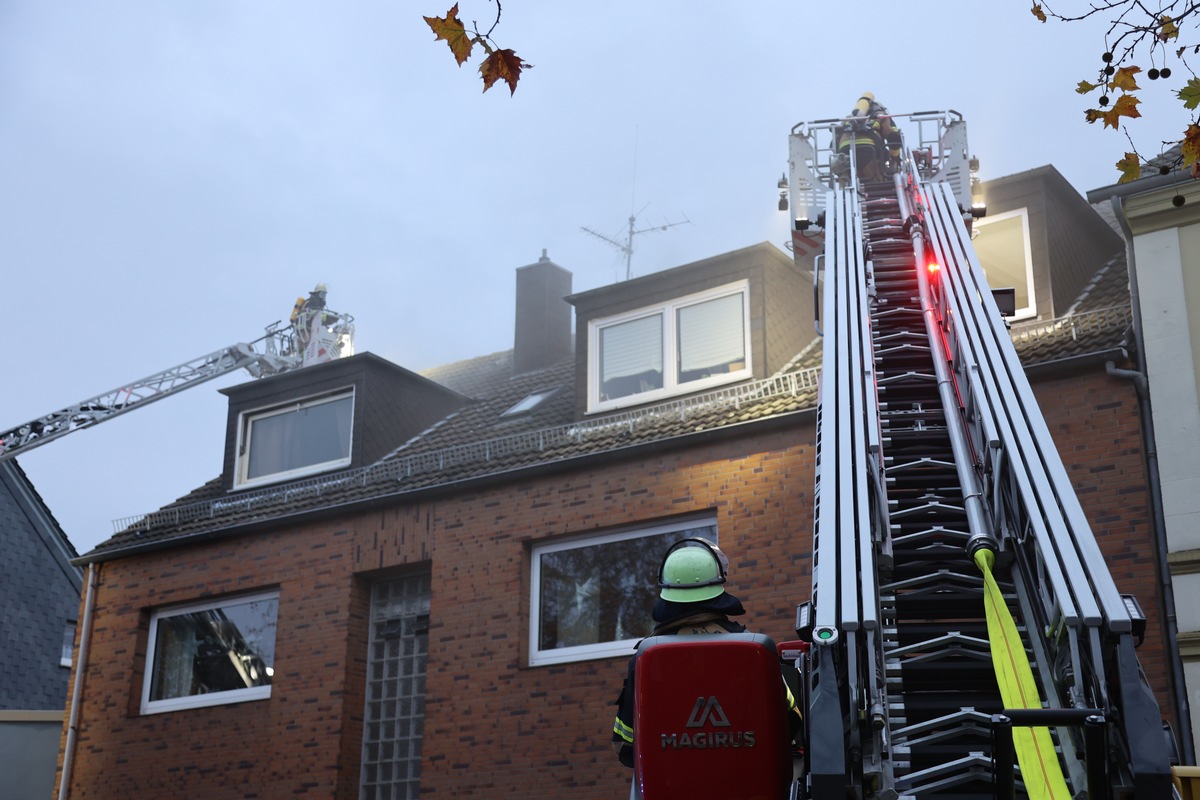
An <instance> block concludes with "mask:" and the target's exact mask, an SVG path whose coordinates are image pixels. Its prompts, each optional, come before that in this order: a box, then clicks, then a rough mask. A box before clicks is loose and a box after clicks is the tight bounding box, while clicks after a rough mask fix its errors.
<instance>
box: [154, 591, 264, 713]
mask: <svg viewBox="0 0 1200 800" xmlns="http://www.w3.org/2000/svg"><path fill="white" fill-rule="evenodd" d="M262 600H275V601H276V613H275V625H276V637H275V641H276V643H278V641H279V636H278V626H279V607H278V601H279V592H278V591H272V592H258V593H256V594H243V595H235V596H232V597H222V598H221V599H219V600H210V601H207V602H203V603H190V604H188V605H180V606H169V607H165V608H160V609H157V610H155V611H154V613H152V614H151V615H150V636H149V638H148V639H147V641H146V669H145V672H144V673H143V675H142V704H141V712H142V714H161V713H164V712H167V711H178V710H180V709H185V708H204V707H207V706H224V705H231V704H234V703H245V702H249V701H252V700H265V699H267V698H269V697H270V696H271V684H267V685H265V686H251V687H247V688H245V689H229V690H227V691H223V692H211V693H208V694H193V695H187V696H185V697H170V698H165V699H163V700H151V699H150V688H151V686H152V685H153V683H154V654H155V649H156V647H157V645H158V623H159V622H160V621H161V620H163V619H167V618H170V617H175V616H180V615H182V614H192V613H195V612H197V611H207V610H209V609H213V608H224V607H226V606H235V605H242V604H244V603H253V602H258V601H262ZM274 666H275V665H274V664H270V665H268V669H269V671H268V674H273V672H274Z"/></svg>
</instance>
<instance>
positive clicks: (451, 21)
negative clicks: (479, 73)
mask: <svg viewBox="0 0 1200 800" xmlns="http://www.w3.org/2000/svg"><path fill="white" fill-rule="evenodd" d="M425 22H426V23H428V25H429V27H430V29H431V30H433V32H434V34H435V36H434V39H433V40H434V41H435V42H437V41H442V40H444V41H445V42H446V44H447V45H449V46H450V52H451V53H453V54H454V60H455V61H457V62H458V65H459V66H460V67H461V66H462V65H463V62H464V61H466V60H467V59H468V58H470V57H471V48H472V47H473V46H474V44H475V40H474V39H473V38H472V37H471V36H470V35H469V34H468V33H467V29H466V26H465V25H463V23H462V20H461V19H459V18H458V3H455V4H454V6H453V7H451V9H450V10H449V11H447V12H446V16H444V17H425Z"/></svg>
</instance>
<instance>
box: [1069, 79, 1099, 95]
mask: <svg viewBox="0 0 1200 800" xmlns="http://www.w3.org/2000/svg"><path fill="white" fill-rule="evenodd" d="M1098 88H1099V85H1098V84H1095V83H1088V82H1087V81H1080V82H1079V85H1078V86H1076V87H1075V93H1076V94H1087V93H1088V92H1094V91H1096V89H1098Z"/></svg>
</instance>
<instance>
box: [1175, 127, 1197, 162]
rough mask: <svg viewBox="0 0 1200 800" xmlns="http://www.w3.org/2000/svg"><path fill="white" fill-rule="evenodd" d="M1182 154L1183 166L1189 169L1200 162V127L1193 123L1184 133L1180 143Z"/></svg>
mask: <svg viewBox="0 0 1200 800" xmlns="http://www.w3.org/2000/svg"><path fill="white" fill-rule="evenodd" d="M1180 153H1181V154H1182V155H1183V165H1184V166H1185V167H1189V166H1191V165H1193V164H1195V163H1197V161H1200V125H1197V124H1196V123H1194V122H1193V123H1192V124H1191V125H1188V128H1187V130H1186V131H1184V132H1183V141H1182V142H1181V143H1180Z"/></svg>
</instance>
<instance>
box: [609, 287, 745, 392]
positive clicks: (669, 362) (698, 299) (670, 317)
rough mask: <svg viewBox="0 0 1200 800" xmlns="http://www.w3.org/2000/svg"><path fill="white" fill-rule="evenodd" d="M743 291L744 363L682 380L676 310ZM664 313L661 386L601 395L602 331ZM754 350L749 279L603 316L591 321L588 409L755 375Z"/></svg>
mask: <svg viewBox="0 0 1200 800" xmlns="http://www.w3.org/2000/svg"><path fill="white" fill-rule="evenodd" d="M738 293H740V294H741V295H742V337H743V343H742V346H743V349H744V352H745V354H746V358H745V366H744V367H743V368H742V369H740V370H736V371H733V372H726V373H721V374H719V375H710V376H708V377H706V378H700V379H698V380H694V381H687V382H686V383H680V382H679V381H678V373H679V365H678V352H679V346H678V340H677V339H678V337H677V331H678V321H677V316H676V315H677V313H678V312H679V310H680V309H682V308H686V307H687V306H692V305H697V304H699V303H704V302H708V301H710V300H718V299H720V298H722V297H728V296H730V295H734V294H738ZM656 315H661V316H662V320H663V362H662V363H663V376H662V382H663V385H662V388H661V389H651V390H649V391H645V392H638V393H636V394H630V395H625V396H624V397H618V398H614V399H612V400H601V399H600V378H601V375H600V355H601V354H600V338H601V332H602V331H603V330H604V329H605V328H608V327H611V326H614V325H620V324H623V323H626V322H632V321H634V320H636V319H640V318H644V317H649V316H656ZM752 364H753V354H752V353H751V349H750V282H749V281H746V280H742V281H737V282H735V283H728V284H725V285H723V286H719V287H716V288H714V289H709V290H707V291H703V292H696V293H695V294H690V295H687V296H685V297H679V298H676V299H674V300H671V301H669V302H666V303H661V304H658V305H654V306H644V307H642V308H639V309H636V310H634V311H629V312H626V313H623V314H618V315H615V316H611V317H604V318H603V319H594V320H590V321H589V322H588V401H587V408H588V413H589V414H590V413H595V412H599V411H611V410H613V409H616V408H623V407H625V406H633V405H641V404H642V403H651V402H654V401H656V400H662V399H665V398H668V397H673V396H675V395H680V394H690V393H692V392H697V391H702V390H704V389H710V388H713V387H715V386H722V385H724V384H727V383H736V382H737V381H742V380H746V379H748V378H751V377H753V368H752V366H751V365H752Z"/></svg>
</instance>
